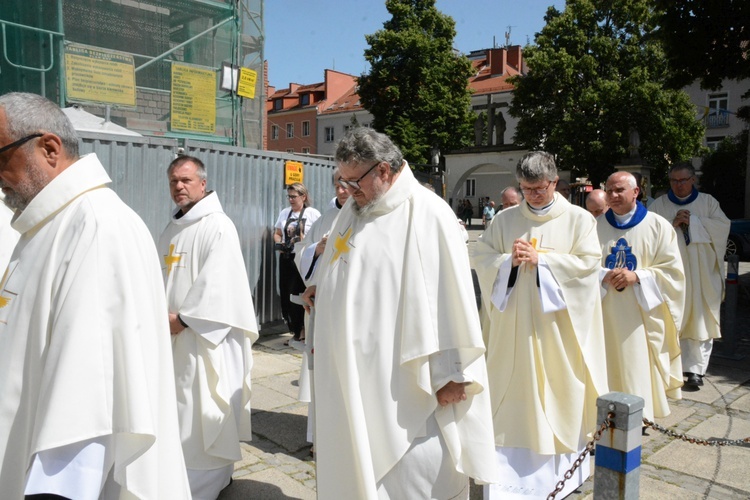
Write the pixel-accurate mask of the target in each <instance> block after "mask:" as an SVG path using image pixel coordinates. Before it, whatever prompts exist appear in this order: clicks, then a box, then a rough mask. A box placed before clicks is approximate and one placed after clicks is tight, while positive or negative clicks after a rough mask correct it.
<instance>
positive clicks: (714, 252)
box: [648, 163, 730, 391]
mask: <svg viewBox="0 0 750 500" xmlns="http://www.w3.org/2000/svg"><path fill="white" fill-rule="evenodd" d="M669 185H670V189H669V191H668V192H667V194H665V195H664V196H661V197H659V199H657V200H656V201H654V202H653V203H651V204H650V205H649V207H648V209H649V211H651V212H654V213H655V214H659V215H661V216H662V217H664V218H665V219H667V220H668V221H669V222H671V223H672V226H673V227H674V228H675V230H676V231H677V236H678V238H677V242H678V245H679V246H680V254H681V255H682V265H683V266H684V267H685V278H686V293H687V295H686V298H685V310H684V312H683V315H682V329H681V330H680V347H681V349H682V369H683V370H684V373H683V374H684V375H685V377H686V378H685V388H686V389H690V390H693V391H696V390H699V389H700V386H702V385H703V377H704V376H705V375H706V370H707V369H708V362H709V360H710V359H711V351H712V349H713V341H714V339H717V338H719V337H721V326H720V320H721V311H720V310H721V301H722V300H723V299H724V252H725V251H726V248H727V237H728V236H729V224H730V223H729V219H728V218H727V216H726V215H724V212H722V210H721V207H720V206H719V202H718V201H716V199H715V198H714V197H713V196H711V195H710V194H706V193H700V192H698V190H697V189H696V188H695V169H694V168H693V166H692V165H691V164H690V163H681V164H678V165H675V166H674V167H672V168H671V169H670V171H669Z"/></svg>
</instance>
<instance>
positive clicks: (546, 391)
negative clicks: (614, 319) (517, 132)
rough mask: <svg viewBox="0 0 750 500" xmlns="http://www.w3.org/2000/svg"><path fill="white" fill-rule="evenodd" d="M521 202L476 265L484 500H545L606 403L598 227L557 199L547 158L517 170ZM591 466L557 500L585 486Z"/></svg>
mask: <svg viewBox="0 0 750 500" xmlns="http://www.w3.org/2000/svg"><path fill="white" fill-rule="evenodd" d="M516 179H517V180H518V182H519V184H520V188H521V191H522V192H523V195H524V201H522V202H521V204H520V205H518V206H516V207H511V208H508V209H505V210H502V211H501V212H500V213H499V214H497V215H496V216H495V218H494V219H493V220H492V224H491V225H490V227H489V228H487V230H486V231H485V232H484V233H483V234H482V235H481V236H480V237H479V238H478V240H477V243H476V245H475V247H474V251H473V254H472V263H473V264H474V269H475V270H476V272H477V276H478V278H479V285H480V288H481V292H482V308H485V309H486V311H487V321H488V324H486V325H485V330H486V335H487V370H488V374H489V380H490V396H491V400H492V414H493V419H494V429H495V440H494V443H495V445H496V447H497V448H496V463H497V465H496V467H498V469H499V471H500V473H501V481H500V483H499V484H497V485H489V486H487V487H485V498H500V499H508V498H524V499H533V498H546V497H547V495H548V494H549V493H550V492H551V491H552V490H553V489H554V488H555V486H556V484H557V482H558V481H559V480H561V479H562V478H563V476H564V474H565V472H566V471H568V470H569V469H570V468H571V466H572V465H573V462H574V461H575V460H576V459H577V458H578V456H579V453H580V452H581V451H582V450H583V449H584V447H585V444H586V441H587V437H588V436H590V435H591V434H592V433H593V432H594V431H595V429H596V428H597V426H598V424H599V423H600V422H597V421H596V399H597V397H598V396H600V395H602V394H605V393H607V392H608V391H607V372H606V366H605V354H604V332H603V327H602V309H601V299H600V296H599V281H598V277H599V264H600V261H601V247H600V246H599V240H598V238H597V236H596V222H595V220H594V218H593V217H592V216H591V214H589V213H588V212H587V211H585V210H584V209H582V208H580V207H578V206H575V205H572V204H570V203H569V202H568V200H567V199H566V198H565V197H563V196H562V195H560V194H559V193H556V192H555V185H556V184H557V181H558V176H557V168H556V166H555V161H554V159H553V157H552V155H550V154H548V153H545V152H541V151H537V152H532V153H528V154H527V155H525V156H524V157H523V158H522V159H521V160H520V161H519V163H518V166H517V167H516ZM589 462H590V460H589V456H588V455H586V457H585V460H584V461H583V463H582V465H581V467H579V468H578V469H577V470H576V471H575V472H574V474H573V476H572V477H571V478H570V479H568V480H567V482H566V483H565V489H564V490H563V491H562V492H561V493H560V495H561V496H564V495H566V494H568V493H569V492H570V491H572V490H574V489H575V488H577V487H578V486H579V485H580V484H581V483H583V481H584V480H586V478H587V477H588V476H589V473H590V468H589Z"/></svg>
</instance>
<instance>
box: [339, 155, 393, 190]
mask: <svg viewBox="0 0 750 500" xmlns="http://www.w3.org/2000/svg"><path fill="white" fill-rule="evenodd" d="M381 163H383V162H381V161H379V162H377V163H376V164H375V165H373V166H372V167H370V168H368V169H367V172H365V173H364V174H362V177H360V178H359V179H357V180H356V181H347V180H344V179H339V180H338V183H339V186H341V187H343V188H344V189H353V190H355V191H357V190H358V189H361V188H360V186H359V181H361V180H362V179H364V178H365V176H367V174H369V173H370V172H372V169H374V168H375V167H377V166H378V165H380V164H381Z"/></svg>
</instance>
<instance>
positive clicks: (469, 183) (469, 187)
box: [464, 179, 476, 198]
mask: <svg viewBox="0 0 750 500" xmlns="http://www.w3.org/2000/svg"><path fill="white" fill-rule="evenodd" d="M475 193H476V179H466V186H465V187H464V196H466V197H467V198H473V197H474V196H476V195H475Z"/></svg>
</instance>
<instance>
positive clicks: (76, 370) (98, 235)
mask: <svg viewBox="0 0 750 500" xmlns="http://www.w3.org/2000/svg"><path fill="white" fill-rule="evenodd" d="M109 182H110V179H109V177H108V176H107V174H106V172H105V171H104V169H103V168H102V166H101V164H100V163H99V161H98V159H97V158H96V155H93V154H92V155H88V156H84V157H83V158H81V159H80V160H78V161H77V162H76V163H74V164H73V165H71V166H69V167H68V168H67V169H65V170H64V171H62V172H61V173H60V174H59V175H58V176H57V177H55V178H54V179H53V180H52V181H51V182H50V183H49V184H48V185H47V186H46V187H45V188H44V189H43V190H42V191H41V192H40V193H39V194H38V195H37V196H36V197H34V199H33V200H32V201H31V202H30V203H29V205H28V206H27V207H26V209H25V210H24V211H23V212H22V213H20V214H19V215H18V216H17V218H16V219H15V220H14V222H13V227H14V228H16V229H17V230H18V232H19V233H21V239H20V240H19V243H18V245H17V246H16V249H15V251H14V253H13V256H12V257H11V262H10V265H9V266H8V272H7V273H6V275H5V277H4V278H3V280H2V283H0V394H2V405H0V460H2V465H1V467H0V492H2V497H3V498H8V499H21V498H23V496H24V483H25V481H26V476H27V472H28V470H29V467H30V465H31V463H32V460H33V458H34V456H35V455H36V454H42V453H43V452H48V451H53V452H54V451H56V450H57V449H73V448H75V447H76V446H77V445H78V444H79V443H84V442H87V441H92V440H97V441H98V442H101V443H104V444H105V449H106V454H107V456H108V457H110V458H109V459H108V460H111V461H112V463H113V465H112V469H111V471H109V470H103V471H100V473H101V474H103V476H101V477H102V479H103V478H106V476H107V473H108V472H109V473H110V474H111V476H110V479H108V480H107V481H106V482H104V485H103V491H102V496H103V497H107V496H110V495H112V494H113V493H114V492H119V493H114V494H119V496H120V498H189V497H190V490H189V487H188V484H187V477H186V474H185V464H184V461H183V457H182V450H181V448H180V445H179V433H178V429H177V415H176V413H177V412H176V408H175V390H174V376H173V374H172V369H171V352H170V345H169V327H168V324H167V318H166V315H165V313H164V310H165V308H166V302H165V300H164V291H163V285H162V283H161V280H160V279H159V264H158V260H157V259H158V257H157V254H156V251H155V247H154V244H153V240H152V238H151V235H150V234H149V232H148V229H147V228H146V226H145V224H144V223H143V221H141V219H140V218H139V217H138V216H137V215H136V214H135V213H134V212H133V211H132V210H131V209H130V208H128V207H127V206H126V205H125V204H124V203H123V202H122V201H121V200H120V199H119V198H118V197H117V195H116V194H115V193H114V192H113V191H111V190H110V189H108V188H106V187H105V185H106V184H107V183H109ZM97 487H99V485H95V488H97ZM81 489H85V488H84V485H81ZM78 498H80V497H78Z"/></svg>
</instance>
